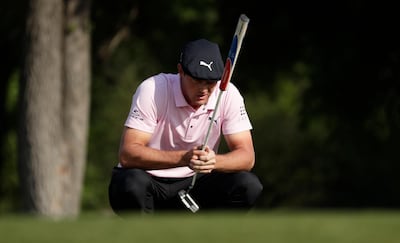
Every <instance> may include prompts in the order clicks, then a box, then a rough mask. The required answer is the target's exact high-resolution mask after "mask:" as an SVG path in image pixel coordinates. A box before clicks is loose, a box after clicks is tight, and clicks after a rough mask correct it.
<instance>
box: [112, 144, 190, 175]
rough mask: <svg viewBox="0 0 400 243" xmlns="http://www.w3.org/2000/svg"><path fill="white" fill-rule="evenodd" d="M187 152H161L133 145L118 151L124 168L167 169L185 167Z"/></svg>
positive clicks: (187, 159)
mask: <svg viewBox="0 0 400 243" xmlns="http://www.w3.org/2000/svg"><path fill="white" fill-rule="evenodd" d="M187 156H188V155H187V151H183V150H180V151H162V150H157V149H153V148H149V147H147V146H143V145H139V144H133V145H129V146H123V147H122V148H121V149H120V151H119V162H120V163H121V165H122V167H125V168H140V169H147V170H150V169H167V168H174V167H180V166H185V165H187V164H188V161H189V160H190V159H189V158H187Z"/></svg>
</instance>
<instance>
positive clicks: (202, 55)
mask: <svg viewBox="0 0 400 243" xmlns="http://www.w3.org/2000/svg"><path fill="white" fill-rule="evenodd" d="M179 62H180V63H181V65H182V68H183V71H184V72H185V73H187V74H189V75H190V76H191V77H193V78H195V79H199V80H215V81H218V80H220V79H221V77H222V73H223V72H224V63H223V61H222V57H221V52H220V50H219V47H218V44H216V43H214V42H211V41H208V40H206V39H198V40H195V41H191V42H188V43H187V44H186V45H185V46H184V47H183V49H182V52H181V56H180V60H179Z"/></svg>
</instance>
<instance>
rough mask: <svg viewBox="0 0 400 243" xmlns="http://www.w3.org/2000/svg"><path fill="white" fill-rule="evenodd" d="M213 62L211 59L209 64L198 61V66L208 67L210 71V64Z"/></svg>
mask: <svg viewBox="0 0 400 243" xmlns="http://www.w3.org/2000/svg"><path fill="white" fill-rule="evenodd" d="M213 63H214V62H213V61H211V62H210V64H208V63H206V62H205V61H200V66H205V67H208V69H209V70H210V72H212V68H211V64H213Z"/></svg>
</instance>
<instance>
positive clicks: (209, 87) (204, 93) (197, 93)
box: [178, 65, 217, 109]
mask: <svg viewBox="0 0 400 243" xmlns="http://www.w3.org/2000/svg"><path fill="white" fill-rule="evenodd" d="M178 71H179V74H180V77H181V88H182V93H183V96H184V97H185V99H186V101H187V102H188V103H189V105H191V106H192V107H193V108H194V109H198V108H199V107H200V106H202V105H205V104H207V102H208V98H209V97H210V95H211V93H212V92H213V90H214V88H215V86H216V84H217V82H215V81H214V80H198V79H194V78H193V77H191V76H190V75H188V74H186V73H185V72H184V71H183V70H182V68H181V67H179V65H178Z"/></svg>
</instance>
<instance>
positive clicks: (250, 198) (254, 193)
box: [236, 172, 263, 207]
mask: <svg viewBox="0 0 400 243" xmlns="http://www.w3.org/2000/svg"><path fill="white" fill-rule="evenodd" d="M238 177H239V178H238V179H237V180H236V181H237V185H236V186H237V188H236V190H237V191H239V192H242V200H243V204H244V206H247V207H252V206H254V204H255V202H256V200H257V198H258V197H259V196H260V194H261V192H262V190H263V185H262V184H261V182H260V180H259V178H258V177H257V176H256V175H254V174H253V173H250V172H240V173H239V174H238Z"/></svg>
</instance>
